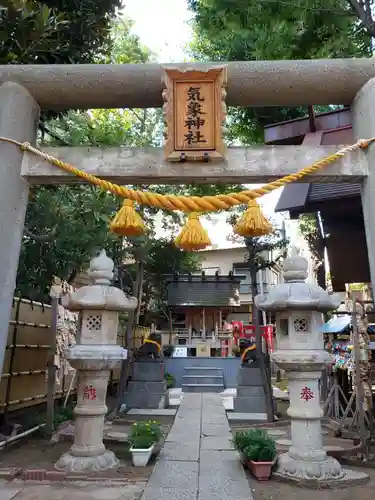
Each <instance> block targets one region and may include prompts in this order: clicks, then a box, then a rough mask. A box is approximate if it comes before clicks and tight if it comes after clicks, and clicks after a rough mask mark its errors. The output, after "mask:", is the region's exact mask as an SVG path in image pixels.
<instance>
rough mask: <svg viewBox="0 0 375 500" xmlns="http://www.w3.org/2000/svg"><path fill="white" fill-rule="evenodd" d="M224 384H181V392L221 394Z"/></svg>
mask: <svg viewBox="0 0 375 500" xmlns="http://www.w3.org/2000/svg"><path fill="white" fill-rule="evenodd" d="M223 390H224V384H182V392H223Z"/></svg>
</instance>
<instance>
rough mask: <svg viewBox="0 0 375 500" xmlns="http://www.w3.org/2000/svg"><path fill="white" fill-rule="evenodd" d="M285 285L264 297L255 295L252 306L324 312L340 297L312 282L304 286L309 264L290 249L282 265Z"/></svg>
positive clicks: (279, 286)
mask: <svg viewBox="0 0 375 500" xmlns="http://www.w3.org/2000/svg"><path fill="white" fill-rule="evenodd" d="M283 277H284V283H282V284H279V285H275V286H274V287H272V288H271V289H270V291H269V293H267V294H262V295H257V296H256V297H255V304H256V305H257V307H259V309H262V310H264V311H285V310H288V309H290V310H304V311H318V312H326V311H331V310H334V309H336V308H337V307H338V306H339V304H340V298H339V297H337V296H336V295H330V294H329V293H328V292H327V291H326V290H323V288H321V287H320V286H319V285H317V284H315V283H306V278H307V277H308V261H307V260H306V258H305V257H303V256H302V255H300V253H299V250H298V249H297V248H296V247H292V248H291V251H290V253H289V256H288V257H287V258H286V259H285V261H284V265H283Z"/></svg>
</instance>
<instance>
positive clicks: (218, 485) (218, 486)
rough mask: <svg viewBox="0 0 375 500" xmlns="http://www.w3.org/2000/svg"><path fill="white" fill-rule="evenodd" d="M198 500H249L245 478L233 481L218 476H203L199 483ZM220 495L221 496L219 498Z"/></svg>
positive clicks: (247, 484)
mask: <svg viewBox="0 0 375 500" xmlns="http://www.w3.org/2000/svg"><path fill="white" fill-rule="evenodd" d="M198 495H199V496H198V498H199V499H200V500H201V499H202V498H213V497H216V498H217V497H219V498H230V499H232V498H247V500H248V499H249V483H248V481H247V479H246V478H245V477H243V478H242V479H241V480H238V481H233V480H231V479H229V478H227V477H223V476H222V475H220V474H217V475H212V476H208V475H203V476H202V477H201V478H200V482H199V491H198ZM220 495H221V496H220Z"/></svg>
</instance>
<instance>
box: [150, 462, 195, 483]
mask: <svg viewBox="0 0 375 500" xmlns="http://www.w3.org/2000/svg"><path fill="white" fill-rule="evenodd" d="M147 486H157V487H161V488H181V489H191V488H193V489H197V487H198V462H181V461H174V460H159V461H158V462H157V463H156V465H155V467H154V470H153V471H152V474H151V477H150V479H149V480H148V483H147Z"/></svg>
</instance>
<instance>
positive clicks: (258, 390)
mask: <svg viewBox="0 0 375 500" xmlns="http://www.w3.org/2000/svg"><path fill="white" fill-rule="evenodd" d="M237 397H238V398H264V397H265V396H264V389H263V386H262V387H260V386H257V385H239V386H237Z"/></svg>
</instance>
